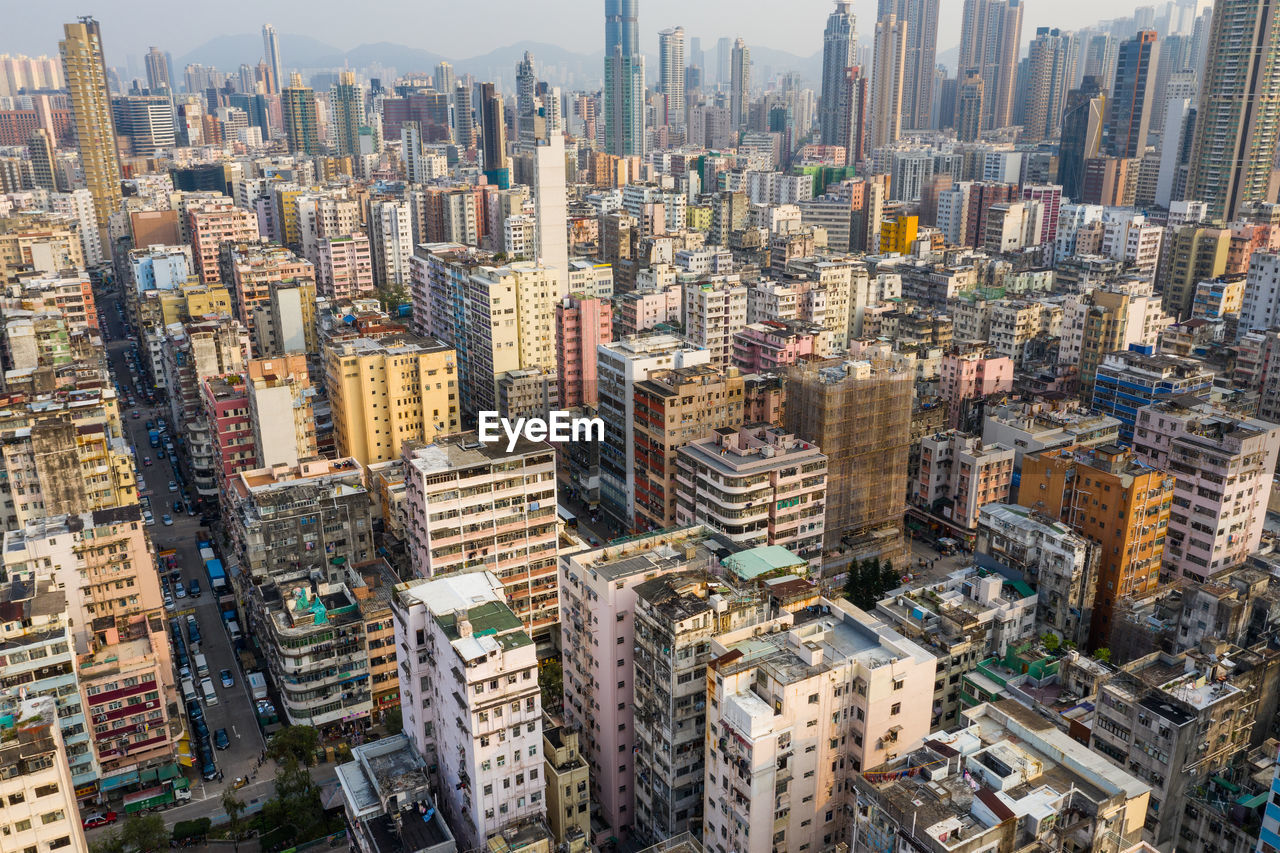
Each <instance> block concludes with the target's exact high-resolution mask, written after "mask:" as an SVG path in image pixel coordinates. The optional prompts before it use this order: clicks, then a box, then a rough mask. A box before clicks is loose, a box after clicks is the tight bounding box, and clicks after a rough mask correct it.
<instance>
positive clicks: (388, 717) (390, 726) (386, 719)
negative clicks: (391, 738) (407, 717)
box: [382, 708, 404, 735]
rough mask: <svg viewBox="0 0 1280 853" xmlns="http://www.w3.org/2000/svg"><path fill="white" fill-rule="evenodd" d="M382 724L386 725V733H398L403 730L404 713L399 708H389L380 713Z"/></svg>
mask: <svg viewBox="0 0 1280 853" xmlns="http://www.w3.org/2000/svg"><path fill="white" fill-rule="evenodd" d="M382 725H384V726H385V727H386V729H387V733H388V734H393V735H398V734H400V732H402V731H404V714H402V713H401V712H400V709H399V708H389V709H387V710H386V711H384V712H383V714H382Z"/></svg>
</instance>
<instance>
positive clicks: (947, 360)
mask: <svg viewBox="0 0 1280 853" xmlns="http://www.w3.org/2000/svg"><path fill="white" fill-rule="evenodd" d="M1012 390H1013V359H1011V358H1009V357H1008V356H1003V355H1001V356H988V355H985V354H984V353H981V352H967V353H964V354H960V353H955V352H953V353H950V354H948V355H945V356H943V358H942V369H941V375H940V379H939V393H940V395H941V396H942V399H944V400H946V401H947V404H948V406H949V409H948V417H949V418H950V420H949V421H948V426H950V427H952V428H953V429H954V428H956V427H958V426H960V425H961V424H962V423H964V420H965V414H966V412H967V410H968V405H967V403H968V402H969V401H970V400H977V399H980V398H982V397H986V396H988V395H991V394H1001V393H1005V392H1008V391H1012Z"/></svg>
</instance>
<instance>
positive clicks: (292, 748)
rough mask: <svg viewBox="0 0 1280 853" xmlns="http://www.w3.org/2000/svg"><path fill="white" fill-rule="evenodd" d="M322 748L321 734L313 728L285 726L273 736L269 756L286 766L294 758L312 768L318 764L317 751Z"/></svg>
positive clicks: (269, 745)
mask: <svg viewBox="0 0 1280 853" xmlns="http://www.w3.org/2000/svg"><path fill="white" fill-rule="evenodd" d="M319 748H320V733H319V732H317V731H316V730H315V729H314V728H312V727H311V726H285V727H284V728H283V729H281V730H280V731H278V732H276V733H275V734H274V735H272V736H271V743H269V744H267V755H269V756H271V757H272V758H274V759H275V760H276V763H277V764H284V763H286V762H287V761H288V759H290V758H292V759H293V760H294V761H297V762H298V763H300V764H303V765H305V766H307V767H310V766H311V765H312V764H315V763H316V750H317V749H319Z"/></svg>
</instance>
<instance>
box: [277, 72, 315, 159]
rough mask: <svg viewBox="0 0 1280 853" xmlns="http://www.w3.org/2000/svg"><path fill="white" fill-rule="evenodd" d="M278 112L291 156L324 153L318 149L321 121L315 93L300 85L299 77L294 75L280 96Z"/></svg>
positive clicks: (300, 78) (299, 75) (300, 76)
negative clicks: (317, 110)
mask: <svg viewBox="0 0 1280 853" xmlns="http://www.w3.org/2000/svg"><path fill="white" fill-rule="evenodd" d="M280 112H281V116H282V118H283V120H284V133H285V138H286V139H287V141H288V143H289V151H290V153H292V154H323V153H324V149H322V148H321V147H320V120H319V117H318V116H317V114H316V93H315V90H314V89H312V88H311V87H310V86H304V85H302V75H301V74H298V73H297V72H294V73H293V74H292V75H291V76H290V78H289V85H288V86H287V87H285V89H284V90H283V91H282V92H281V93H280Z"/></svg>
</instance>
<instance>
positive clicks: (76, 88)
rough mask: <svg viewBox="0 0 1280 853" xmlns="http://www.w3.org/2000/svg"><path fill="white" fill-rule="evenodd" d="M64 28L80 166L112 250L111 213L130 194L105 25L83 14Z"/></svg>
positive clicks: (107, 245)
mask: <svg viewBox="0 0 1280 853" xmlns="http://www.w3.org/2000/svg"><path fill="white" fill-rule="evenodd" d="M63 32H64V34H65V36H66V38H64V39H63V40H62V41H60V42H58V50H59V51H60V52H61V54H62V72H63V76H65V77H66V81H67V89H68V91H69V92H70V95H71V112H72V116H73V118H74V119H75V127H76V147H77V148H78V149H79V150H80V166H81V168H82V169H83V170H84V180H85V184H86V185H87V186H88V187H89V193H90V194H91V195H92V196H93V212H94V214H95V216H96V217H97V220H98V233H99V236H100V238H101V243H102V247H103V249H104V251H106V253H107V254H110V246H111V240H110V238H109V237H108V234H107V224H108V221H109V218H110V216H111V214H113V213H115V212H116V211H117V210H119V209H120V205H121V204H122V203H123V201H124V195H123V193H122V192H121V190H120V157H119V154H118V153H117V151H116V129H115V122H114V120H113V118H112V115H111V93H110V91H109V90H108V88H107V65H106V61H105V60H104V58H103V53H102V30H101V28H100V27H99V26H98V22H97V21H96V20H94V19H93V18H80V19H79V20H78V21H77V22H76V23H74V24H66V25H65V26H63Z"/></svg>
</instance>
